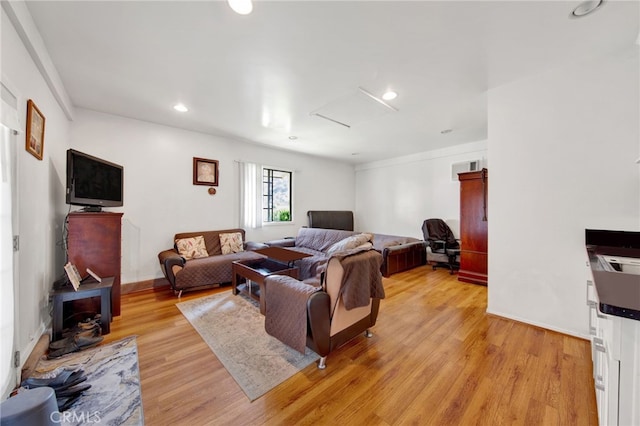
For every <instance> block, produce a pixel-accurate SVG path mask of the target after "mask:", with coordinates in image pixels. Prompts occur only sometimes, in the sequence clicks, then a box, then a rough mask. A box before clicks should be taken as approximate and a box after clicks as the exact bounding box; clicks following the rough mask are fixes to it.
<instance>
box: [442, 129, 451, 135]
mask: <svg viewBox="0 0 640 426" xmlns="http://www.w3.org/2000/svg"><path fill="white" fill-rule="evenodd" d="M451 132H453V129H444V130H440V133H442V134H443V135H446V134H447V133H451Z"/></svg>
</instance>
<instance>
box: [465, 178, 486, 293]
mask: <svg viewBox="0 0 640 426" xmlns="http://www.w3.org/2000/svg"><path fill="white" fill-rule="evenodd" d="M458 179H459V181H460V271H459V272H458V280H460V281H465V282H470V283H474V284H483V285H487V229H488V223H489V220H488V219H489V218H488V206H487V194H488V189H489V172H488V170H487V169H482V170H480V171H478V172H468V173H459V174H458Z"/></svg>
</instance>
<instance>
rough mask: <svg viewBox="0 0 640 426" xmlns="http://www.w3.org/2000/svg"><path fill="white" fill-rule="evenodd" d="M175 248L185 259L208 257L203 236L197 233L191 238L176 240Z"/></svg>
mask: <svg viewBox="0 0 640 426" xmlns="http://www.w3.org/2000/svg"><path fill="white" fill-rule="evenodd" d="M176 249H177V250H178V253H179V254H180V256H182V257H184V258H185V260H189V259H198V258H201V257H208V256H209V253H208V252H207V246H206V245H205V244H204V237H203V236H202V235H199V236H197V237H192V238H180V239H177V240H176Z"/></svg>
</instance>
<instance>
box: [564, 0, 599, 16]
mask: <svg viewBox="0 0 640 426" xmlns="http://www.w3.org/2000/svg"><path fill="white" fill-rule="evenodd" d="M603 4H604V0H587V1H583V2H582V3H580V4H579V5H577V6H576V8H575V9H573V11H572V12H571V15H569V16H570V17H572V18H582V17H583V16H587V15H588V14H590V13H592V12H594V11H595V10H596V9H598V8H599V7H600V6H602V5H603Z"/></svg>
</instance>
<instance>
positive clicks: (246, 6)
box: [227, 0, 253, 15]
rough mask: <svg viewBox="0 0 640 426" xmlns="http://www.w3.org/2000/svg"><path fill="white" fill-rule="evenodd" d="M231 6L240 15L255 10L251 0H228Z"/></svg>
mask: <svg viewBox="0 0 640 426" xmlns="http://www.w3.org/2000/svg"><path fill="white" fill-rule="evenodd" d="M227 2H228V3H229V7H230V8H231V9H233V11H234V12H235V13H237V14H238V15H248V14H250V13H251V11H252V10H253V3H252V2H251V0H227Z"/></svg>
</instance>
